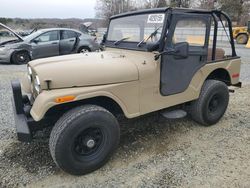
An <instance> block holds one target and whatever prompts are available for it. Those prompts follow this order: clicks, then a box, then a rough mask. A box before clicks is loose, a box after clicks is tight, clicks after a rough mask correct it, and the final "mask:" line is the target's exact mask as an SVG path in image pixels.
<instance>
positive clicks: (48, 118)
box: [12, 8, 241, 175]
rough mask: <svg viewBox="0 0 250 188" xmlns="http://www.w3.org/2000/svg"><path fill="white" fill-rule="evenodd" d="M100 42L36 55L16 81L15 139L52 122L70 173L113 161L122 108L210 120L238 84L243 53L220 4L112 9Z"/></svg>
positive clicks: (56, 147)
mask: <svg viewBox="0 0 250 188" xmlns="http://www.w3.org/2000/svg"><path fill="white" fill-rule="evenodd" d="M222 20H223V21H224V22H225V23H226V25H228V27H229V40H230V42H229V45H230V51H229V50H228V53H226V54H225V51H224V49H220V48H219V47H218V44H217V41H218V38H217V33H218V32H217V31H218V27H217V26H218V24H219V23H221V22H222ZM212 21H213V24H212ZM197 28H199V29H197ZM180 29H181V30H180ZM188 29H194V31H198V32H199V38H200V39H201V40H199V41H198V42H197V38H196V36H192V37H191V38H193V39H195V40H193V39H192V40H191V38H190V36H189V35H190V33H186V32H180V31H186V30H188ZM200 30H202V31H204V32H200ZM211 30H213V33H212V36H213V44H212V45H211V43H210V40H209V38H210V31H211ZM192 34H193V32H192V33H191V35H192ZM103 42H104V45H105V50H104V51H103V52H99V53H95V52H94V53H91V54H85V55H80V54H74V55H68V56H61V57H52V58H46V59H38V60H34V61H32V62H30V63H29V64H28V72H27V75H26V77H24V79H23V81H22V88H21V84H20V82H19V81H18V80H17V81H13V82H12V89H13V98H14V103H13V104H14V109H15V110H14V113H15V114H14V115H15V120H16V128H17V135H18V139H19V140H20V141H23V142H30V141H32V139H35V138H37V134H35V133H36V132H37V131H39V130H43V129H45V128H46V127H48V126H49V127H51V128H52V131H51V134H50V140H49V147H50V152H51V155H52V158H53V160H54V161H55V163H56V164H57V165H58V166H59V167H60V168H61V169H63V170H64V171H66V172H68V173H71V174H75V175H81V174H86V173H89V172H92V171H94V170H96V169H98V168H100V167H101V166H102V165H104V164H105V163H106V162H107V161H108V159H109V158H110V156H111V154H112V153H113V152H114V151H115V149H116V148H117V146H118V143H119V139H120V127H119V123H118V121H117V119H116V117H117V116H120V115H123V116H125V117H126V118H135V117H139V116H142V115H145V114H148V113H151V112H156V111H158V112H159V113H161V114H162V115H163V116H164V117H166V118H170V119H174V118H182V117H185V116H186V115H187V114H189V116H190V117H191V118H192V119H193V120H194V121H196V122H198V123H200V124H202V125H204V126H211V125H214V124H216V123H217V122H218V121H219V120H220V119H221V118H222V117H223V115H224V113H225V111H226V109H227V106H228V102H229V92H230V91H231V92H233V88H234V87H241V82H240V81H239V76H240V66H241V59H240V57H239V56H237V54H236V51H235V46H234V39H233V35H232V26H231V20H230V18H229V17H228V16H227V14H225V13H224V12H222V11H218V10H215V11H205V10H194V9H172V8H159V9H150V10H141V11H136V12H128V13H123V14H120V15H116V16H113V17H111V20H110V24H109V29H108V32H107V35H106V39H105V38H104V41H103ZM209 44H210V45H209ZM65 75H67V76H65ZM229 86H231V87H230V89H228V87H229ZM233 86H234V87H233ZM22 89H23V90H24V91H25V92H26V93H28V94H29V96H30V98H28V96H27V95H24V96H23V95H22V93H24V92H22ZM123 128H124V127H123ZM201 134H202V133H201ZM34 135H35V136H34Z"/></svg>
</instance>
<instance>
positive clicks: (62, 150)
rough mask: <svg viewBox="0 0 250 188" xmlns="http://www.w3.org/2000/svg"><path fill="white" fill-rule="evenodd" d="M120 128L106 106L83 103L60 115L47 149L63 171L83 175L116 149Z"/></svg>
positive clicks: (103, 162)
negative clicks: (83, 104)
mask: <svg viewBox="0 0 250 188" xmlns="http://www.w3.org/2000/svg"><path fill="white" fill-rule="evenodd" d="M119 138H120V128H119V124H118V122H117V120H116V118H115V117H114V116H113V115H112V114H111V113H110V112H109V111H107V110H106V109H104V108H102V107H99V106H95V105H85V106H81V107H76V108H75V109H72V110H70V111H69V112H67V113H66V114H65V115H63V116H62V117H61V118H60V119H59V120H58V122H57V123H56V124H55V126H54V128H53V130H52V132H51V136H50V141H49V144H50V152H51V155H52V157H53V159H54V161H55V163H56V164H57V165H58V166H59V167H60V168H61V169H63V170H64V171H66V172H68V173H70V174H74V175H83V174H86V173H89V172H92V171H94V170H96V169H98V168H100V167H101V166H103V165H104V164H105V163H106V162H107V160H108V159H109V158H110V156H111V154H112V153H113V152H114V150H115V149H116V148H117V146H118V143H119Z"/></svg>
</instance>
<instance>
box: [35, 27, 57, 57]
mask: <svg viewBox="0 0 250 188" xmlns="http://www.w3.org/2000/svg"><path fill="white" fill-rule="evenodd" d="M57 55H59V32H58V31H48V32H46V33H43V34H41V35H40V36H38V37H36V38H35V39H33V41H32V56H33V58H34V59H36V58H43V57H51V56H57Z"/></svg>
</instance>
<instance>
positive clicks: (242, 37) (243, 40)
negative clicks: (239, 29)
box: [236, 33, 248, 44]
mask: <svg viewBox="0 0 250 188" xmlns="http://www.w3.org/2000/svg"><path fill="white" fill-rule="evenodd" d="M247 41H248V34H246V33H242V34H239V35H238V36H237V37H236V42H237V44H246V43H247Z"/></svg>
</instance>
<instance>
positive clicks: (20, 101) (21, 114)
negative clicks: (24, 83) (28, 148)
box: [11, 80, 52, 142]
mask: <svg viewBox="0 0 250 188" xmlns="http://www.w3.org/2000/svg"><path fill="white" fill-rule="evenodd" d="M11 86H12V91H13V100H12V102H13V108H14V109H13V110H14V117H15V125H16V132H17V138H18V140H19V141H21V142H31V141H32V139H33V135H34V134H35V133H36V132H37V131H39V130H42V129H44V128H46V127H48V126H50V123H51V122H52V121H51V119H50V118H44V119H42V120H41V121H35V120H34V119H33V118H32V117H31V115H30V109H31V107H32V105H31V103H30V100H29V98H28V96H27V95H22V90H21V84H20V82H19V81H18V80H14V81H12V82H11Z"/></svg>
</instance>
